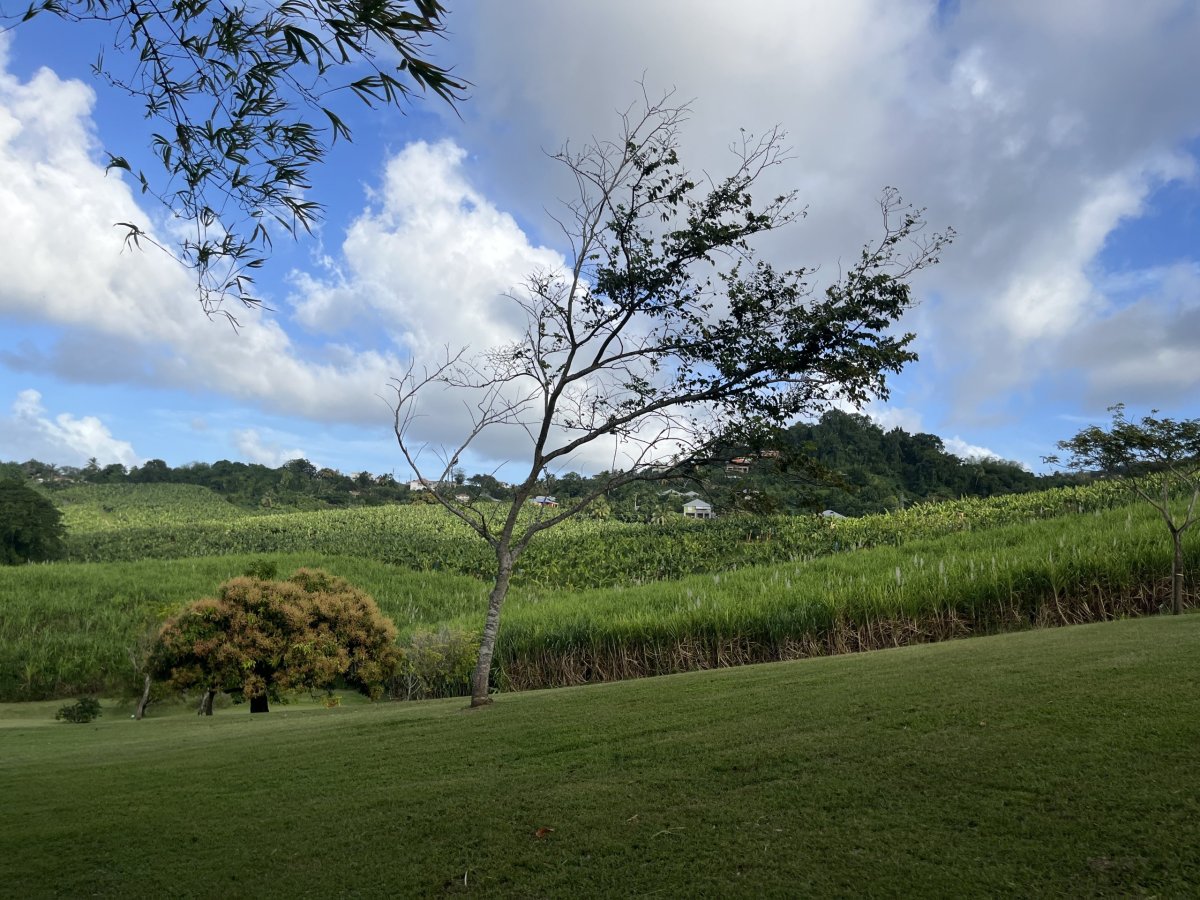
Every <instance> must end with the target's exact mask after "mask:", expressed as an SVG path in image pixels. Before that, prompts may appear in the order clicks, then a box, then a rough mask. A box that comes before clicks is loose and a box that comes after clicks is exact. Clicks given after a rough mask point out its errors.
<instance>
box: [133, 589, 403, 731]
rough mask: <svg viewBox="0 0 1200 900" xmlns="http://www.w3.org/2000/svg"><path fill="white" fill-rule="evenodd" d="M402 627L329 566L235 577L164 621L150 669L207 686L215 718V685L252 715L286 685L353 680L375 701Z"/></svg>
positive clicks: (184, 685)
mask: <svg viewBox="0 0 1200 900" xmlns="http://www.w3.org/2000/svg"><path fill="white" fill-rule="evenodd" d="M398 658H399V654H398V651H397V648H396V628H395V626H394V625H393V624H392V623H391V621H389V620H388V619H387V617H385V616H384V615H383V613H381V612H380V610H379V607H378V606H377V605H376V604H375V601H374V600H372V599H371V597H369V596H368V595H367V594H365V593H363V592H362V591H360V590H358V589H357V588H354V587H352V586H351V585H350V584H349V583H348V582H346V581H345V580H343V579H341V578H337V577H335V576H333V575H330V574H328V573H326V572H322V571H319V570H312V569H300V570H299V571H297V572H296V573H295V574H293V575H292V576H291V577H290V578H288V579H286V580H284V581H269V580H266V579H262V578H253V577H244V578H234V579H232V580H230V581H227V582H225V584H223V585H221V588H220V590H219V591H218V595H217V597H215V598H205V599H203V600H197V601H195V602H194V603H191V604H189V605H188V606H187V607H186V608H185V609H184V610H183V611H181V612H180V613H179V614H178V615H176V616H174V617H173V618H171V619H169V620H168V621H167V622H166V623H164V625H163V627H162V630H161V631H160V632H159V635H158V639H157V640H156V642H155V646H154V649H153V650H152V652H151V655H150V662H149V665H148V670H149V674H150V675H151V676H152V677H153V678H155V679H156V680H165V681H167V682H168V683H169V684H171V685H172V686H173V687H175V688H177V689H178V690H185V691H186V690H190V689H196V688H199V689H202V690H203V691H204V699H203V701H202V703H201V709H200V711H201V712H202V713H204V714H206V715H212V698H213V695H214V694H215V693H216V692H217V691H226V692H228V693H231V694H235V695H241V696H243V697H245V698H247V699H249V701H250V711H251V712H267V711H268V710H269V705H268V703H269V698H271V697H275V698H278V696H279V694H280V693H281V692H282V691H287V690H298V689H308V690H321V689H324V690H328V689H332V688H333V687H334V686H336V685H338V684H345V685H350V686H353V687H355V688H357V689H358V690H359V691H361V692H362V693H364V694H366V695H367V696H369V697H371V698H372V699H377V698H378V697H380V696H381V695H382V694H383V689H384V685H385V684H386V682H387V681H388V679H389V678H391V676H392V674H393V673H394V672H395V669H396V663H397V660H398Z"/></svg>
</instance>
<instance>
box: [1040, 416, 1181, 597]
mask: <svg viewBox="0 0 1200 900" xmlns="http://www.w3.org/2000/svg"><path fill="white" fill-rule="evenodd" d="M1108 411H1109V412H1110V413H1112V417H1113V420H1112V425H1111V426H1110V427H1109V428H1107V429H1105V428H1101V427H1100V426H1099V425H1090V426H1088V427H1087V428H1084V429H1083V430H1082V431H1080V432H1079V433H1078V434H1077V435H1075V437H1073V438H1071V439H1070V440H1067V441H1059V442H1058V449H1059V450H1062V451H1065V452H1066V453H1068V454H1069V456H1068V457H1067V460H1066V463H1065V464H1066V466H1067V467H1068V468H1071V469H1075V470H1077V471H1081V472H1088V471H1090V472H1099V473H1101V474H1102V475H1105V476H1108V477H1116V478H1121V479H1123V480H1124V482H1125V484H1126V485H1128V487H1129V489H1130V491H1131V492H1132V493H1133V494H1134V495H1135V496H1137V497H1140V498H1141V499H1142V500H1145V501H1146V502H1147V503H1149V504H1150V505H1151V506H1153V507H1154V508H1155V509H1156V510H1158V514H1159V515H1160V516H1162V519H1163V521H1164V522H1165V523H1166V525H1167V531H1169V532H1170V534H1171V546H1172V549H1173V551H1174V556H1173V559H1172V566H1171V611H1172V612H1173V613H1175V614H1177V615H1178V614H1179V613H1181V612H1183V533H1184V532H1185V531H1187V530H1188V529H1189V528H1190V527H1191V526H1192V525H1193V524H1195V523H1196V521H1197V519H1200V516H1198V515H1197V512H1198V510H1197V508H1196V506H1197V504H1196V501H1197V500H1200V419H1184V420H1182V421H1176V420H1174V419H1161V418H1158V417H1157V416H1156V415H1155V414H1156V413H1157V412H1158V410H1151V413H1150V415H1148V416H1143V417H1142V419H1141V421H1140V422H1130V421H1129V420H1128V419H1126V418H1125V405H1124V404H1123V403H1118V404H1116V405H1115V406H1110V407H1109V409H1108ZM1045 461H1046V462H1048V463H1057V462H1059V458H1058V457H1057V456H1047V457H1046V458H1045ZM1181 494H1182V496H1180V495H1181Z"/></svg>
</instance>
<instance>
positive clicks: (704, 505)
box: [683, 498, 713, 519]
mask: <svg viewBox="0 0 1200 900" xmlns="http://www.w3.org/2000/svg"><path fill="white" fill-rule="evenodd" d="M683 515H684V518H688V519H711V518H713V508H712V504H711V503H709V502H708V501H706V500H700V499H697V498H693V499H691V500H689V501H688V502H687V503H685V504H683Z"/></svg>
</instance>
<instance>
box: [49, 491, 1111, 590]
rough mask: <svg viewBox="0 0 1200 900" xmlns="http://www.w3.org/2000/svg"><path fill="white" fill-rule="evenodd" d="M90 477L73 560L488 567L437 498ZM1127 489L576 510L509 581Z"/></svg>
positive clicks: (854, 538)
mask: <svg viewBox="0 0 1200 900" xmlns="http://www.w3.org/2000/svg"><path fill="white" fill-rule="evenodd" d="M88 490H91V489H89V488H83V489H77V493H74V494H71V495H70V503H69V504H68V505H66V507H65V515H64V520H65V523H66V525H67V529H68V535H67V547H68V558H69V559H70V560H71V561H74V562H129V561H134V560H145V559H184V558H189V557H207V556H223V555H231V554H233V555H236V554H260V555H261V554H279V553H319V554H324V555H330V556H356V557H362V558H364V559H373V560H377V561H379V562H386V563H390V564H393V565H398V566H403V567H404V568H406V569H411V570H414V571H445V572H454V573H458V574H462V575H470V576H474V577H487V575H488V574H489V573H490V572H491V570H492V565H493V563H494V559H493V557H492V556H491V553H490V551H489V550H488V548H487V546H486V545H485V544H484V543H483V542H482V541H481V540H479V538H478V537H476V536H475V534H474V533H473V532H471V531H470V530H469V529H468V528H467V527H466V526H465V525H463V524H462V523H461V522H459V521H457V520H456V519H454V518H452V517H451V516H450V515H448V514H447V513H446V512H445V511H444V510H442V509H441V508H440V507H436V506H432V505H426V504H419V505H410V506H385V507H360V508H355V509H346V510H321V511H319V512H302V513H284V514H265V515H258V514H254V513H248V512H245V511H241V510H238V509H237V508H236V507H234V506H232V505H231V504H229V503H226V502H225V501H223V500H221V499H220V498H218V497H216V495H214V494H212V493H211V492H209V491H207V490H206V489H204V488H195V487H188V486H183V485H113V486H104V487H102V488H100V490H99V491H98V492H97V495H96V497H95V499H94V500H92V501H90V502H89V501H88V500H87V499H86V498H87V493H86V492H87V491H88ZM175 492H178V495H179V502H178V504H177V505H175V504H173V503H172V501H171V497H172V495H173V494H174V493H175ZM64 493H66V492H64ZM204 495H207V497H205V496H204ZM56 496H57V495H56ZM1127 499H1128V495H1127V494H1126V492H1125V490H1124V489H1123V488H1122V487H1121V486H1120V485H1117V484H1113V483H1109V482H1101V483H1096V484H1093V485H1088V486H1086V487H1071V488H1057V489H1055V490H1051V491H1043V492H1039V493H1033V494H1017V495H1009V496H1004V497H995V498H989V499H987V500H978V499H968V500H960V501H953V502H948V503H939V504H928V505H919V506H915V507H911V508H909V509H907V510H904V511H902V512H895V513H889V514H887V515H876V516H865V517H863V518H861V519H841V520H837V521H836V523H834V522H832V521H830V520H828V519H822V518H820V517H818V516H768V517H751V516H735V517H729V518H722V519H716V520H711V521H705V522H696V521H688V520H684V519H682V518H680V519H678V520H677V521H675V522H672V523H669V524H664V525H643V524H628V523H621V522H610V521H594V520H587V519H573V520H569V521H567V522H565V523H564V524H562V525H560V526H558V527H556V528H554V529H553V530H551V531H548V532H546V533H545V534H542V535H540V536H539V538H538V540H536V541H535V542H534V543H533V544H532V545H531V546H530V548H529V550H528V551H527V553H526V554H525V556H524V557H523V558H522V561H521V563H519V566H518V573H517V581H518V582H525V583H529V584H537V585H541V586H545V587H551V588H555V589H578V588H591V587H604V586H616V585H627V584H630V583H635V582H647V581H661V580H663V579H674V578H681V577H683V576H686V575H692V574H698V573H706V572H720V571H727V570H729V569H732V568H737V567H741V566H747V565H762V564H767V563H780V562H794V561H797V560H805V559H810V558H812V557H815V556H821V555H826V554H829V553H833V552H837V551H844V550H848V549H861V548H864V547H874V546H881V545H889V546H898V545H902V544H903V543H904V542H906V541H909V540H914V539H920V538H928V537H935V536H938V535H944V534H953V533H956V532H962V531H977V530H980V529H986V528H992V527H996V526H999V525H1007V524H1018V523H1024V522H1029V521H1032V520H1037V519H1045V518H1052V517H1055V516H1062V515H1066V514H1072V513H1073V514H1078V513H1084V512H1091V511H1095V510H1101V509H1109V508H1111V507H1113V506H1114V505H1120V504H1123V503H1125V502H1127ZM504 509H505V510H506V509H507V507H504ZM208 511H212V515H208ZM500 511H501V510H500V509H497V510H496V511H495V514H497V515H498V514H499V513H500ZM536 514H537V513H535V512H534V511H532V510H531V511H530V512H529V513H528V515H530V516H533V515H536Z"/></svg>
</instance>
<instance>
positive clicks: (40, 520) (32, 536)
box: [0, 480, 66, 566]
mask: <svg viewBox="0 0 1200 900" xmlns="http://www.w3.org/2000/svg"><path fill="white" fill-rule="evenodd" d="M65 534H66V529H64V528H63V525H62V513H60V512H59V511H58V508H57V507H56V506H55V505H54V504H53V503H51V502H50V501H49V500H47V499H46V498H45V497H43V496H42V495H41V494H39V493H38V492H37V491H35V490H34V489H33V488H31V487H29V485H27V484H24V483H22V482H20V481H14V480H6V481H0V564H3V565H9V566H11V565H18V564H20V563H24V562H42V561H44V560H48V559H58V558H59V557H60V556H62V555H63V553H64V549H65V548H64V546H63V536H64V535H65Z"/></svg>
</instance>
